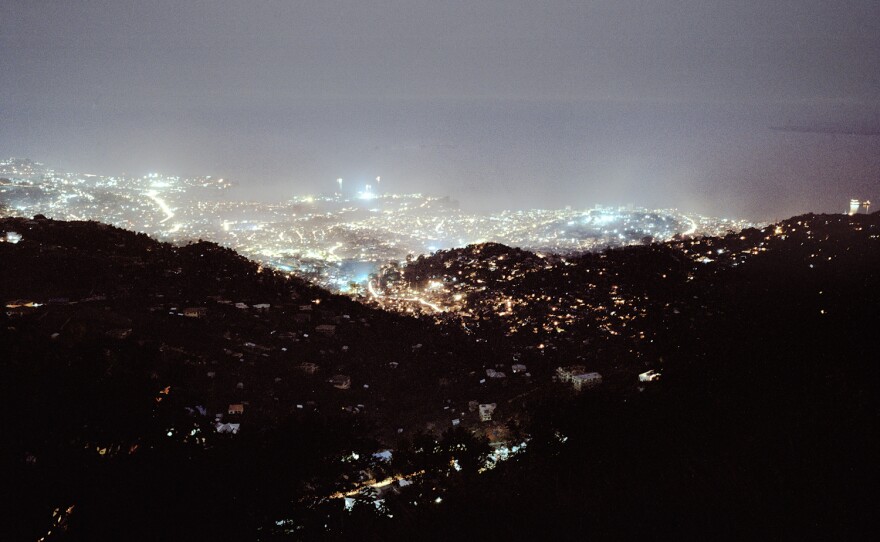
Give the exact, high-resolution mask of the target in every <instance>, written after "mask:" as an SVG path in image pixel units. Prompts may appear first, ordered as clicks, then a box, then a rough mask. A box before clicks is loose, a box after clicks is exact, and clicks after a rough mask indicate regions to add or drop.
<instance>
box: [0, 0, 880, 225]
mask: <svg viewBox="0 0 880 542" xmlns="http://www.w3.org/2000/svg"><path fill="white" fill-rule="evenodd" d="M0 74H2V79H0V81H2V83H0V156H18V157H31V158H34V159H37V160H40V161H43V162H46V163H47V164H49V165H51V166H56V167H58V168H61V169H68V170H74V171H80V172H87V173H99V174H118V173H122V172H125V173H128V174H137V175H140V174H144V173H147V172H149V171H155V170H158V171H162V172H165V173H169V174H175V173H177V174H183V175H187V174H215V175H222V176H229V177H232V178H233V179H235V180H236V181H238V182H239V185H240V186H239V188H238V189H237V191H236V193H235V196H236V197H239V198H252V199H264V200H269V199H278V198H283V197H288V196H291V195H294V194H307V193H316V192H319V191H321V190H325V191H332V190H333V189H334V188H335V179H336V178H337V177H343V178H345V179H346V181H350V182H352V183H355V182H361V183H364V182H368V181H369V180H370V179H372V178H374V177H375V176H376V175H381V176H382V179H383V185H384V186H385V187H386V188H385V189H386V190H393V191H398V192H415V191H423V192H428V193H433V194H437V195H450V196H452V197H454V198H457V199H459V200H460V201H461V202H462V204H463V206H464V207H466V208H474V209H476V208H495V209H497V208H501V207H534V206H544V207H559V206H564V205H573V206H583V207H589V206H592V205H594V204H597V203H600V204H613V205H618V204H635V205H644V206H667V207H672V206H675V207H679V208H682V209H688V210H696V211H702V212H706V213H712V214H717V215H723V216H735V215H736V216H741V217H745V218H758V219H774V218H783V217H786V216H789V215H792V214H796V213H800V212H805V211H832V212H841V211H843V210H845V209H846V204H847V201H848V199H849V198H850V197H860V198H870V199H874V200H875V201H877V203H880V136H878V135H875V134H878V133H880V2H877V1H876V0H861V1H855V0H854V1H846V0H842V1H834V2H830V1H816V0H804V1H776V0H773V1H768V0H742V1H735V0H725V1H707V0H700V1H673V0H652V1H644V2H630V1H626V0H613V1H604V0H603V1H597V2H587V1H581V2H558V1H552V2H551V1H542V2H535V1H528V2H527V1H521V0H508V1H504V2H494V1H479V0H469V1H460V2H459V1H455V2H442V1H438V0H433V1H429V2H421V1H413V0H410V1H404V2H391V1H383V2H372V1H366V0H355V1H351V2H333V1H312V2H287V1H284V2H281V1H278V2H256V1H248V2H244V1H241V2H239V1H235V2H233V1H230V0H203V1H198V2H195V1H193V2H182V1H167V2H165V1H152V0H139V1H128V0H100V1H97V0H96V1H91V0H66V1H49V0H38V1H35V0H24V1H19V0H3V1H2V2H0ZM771 127H798V130H796V131H784V130H772V129H771ZM811 130H812V131H811Z"/></svg>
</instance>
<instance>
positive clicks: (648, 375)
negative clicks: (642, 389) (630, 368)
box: [639, 369, 660, 382]
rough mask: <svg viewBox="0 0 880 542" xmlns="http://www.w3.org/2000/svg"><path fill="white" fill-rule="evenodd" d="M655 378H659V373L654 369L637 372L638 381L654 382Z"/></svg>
mask: <svg viewBox="0 0 880 542" xmlns="http://www.w3.org/2000/svg"><path fill="white" fill-rule="evenodd" d="M655 380H660V373H658V372H657V371H655V370H654V369H651V370H650V371H645V372H644V373H641V374H639V382H654V381H655Z"/></svg>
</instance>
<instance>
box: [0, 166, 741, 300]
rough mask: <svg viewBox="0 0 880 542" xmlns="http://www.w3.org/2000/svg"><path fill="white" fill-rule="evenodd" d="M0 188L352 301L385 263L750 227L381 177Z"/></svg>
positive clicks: (163, 178)
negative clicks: (445, 189)
mask: <svg viewBox="0 0 880 542" xmlns="http://www.w3.org/2000/svg"><path fill="white" fill-rule="evenodd" d="M0 183H2V185H0V204H2V205H5V206H6V207H7V208H8V209H9V213H10V214H14V215H19V216H33V215H36V214H43V215H45V216H47V217H51V218H54V219H58V220H96V221H100V222H105V223H108V224H113V225H115V226H119V227H122V228H126V229H131V230H134V231H139V232H144V233H147V234H149V235H151V236H153V237H156V238H158V239H160V240H164V241H170V242H172V243H178V244H179V243H186V242H189V241H194V240H197V239H204V240H210V241H214V242H217V243H219V244H221V245H223V246H227V247H230V248H233V249H235V250H236V251H238V252H240V253H241V254H243V255H246V256H248V257H249V258H252V259H254V260H257V261H259V262H261V263H263V264H267V265H271V266H273V267H275V268H277V269H280V270H282V271H285V272H292V273H295V274H297V275H299V276H303V277H306V278H309V279H311V280H313V281H314V282H316V283H318V284H320V285H321V286H324V287H326V288H328V289H330V290H333V291H338V292H352V293H357V292H358V291H360V290H362V289H366V288H367V285H368V284H367V283H368V279H369V276H370V275H371V274H375V273H377V272H378V271H379V269H380V268H381V266H383V265H385V264H387V263H390V262H398V263H399V262H403V261H405V260H406V259H407V258H413V257H417V256H419V255H422V254H429V253H433V252H436V251H438V250H442V249H450V248H455V247H464V246H467V245H470V244H478V243H487V242H493V243H500V244H503V245H507V246H511V247H517V248H522V249H525V250H532V251H537V252H544V253H552V254H570V253H578V252H583V251H591V250H597V249H602V248H606V247H617V246H626V245H631V244H643V243H646V242H647V243H650V242H662V241H667V240H670V239H673V238H675V237H676V236H692V237H698V236H705V235H723V234H725V233H726V232H728V231H739V230H741V229H743V228H745V227H748V226H751V225H752V224H750V223H748V222H746V221H743V220H734V219H722V218H712V217H705V216H700V215H697V214H693V213H687V214H686V213H685V212H683V211H679V210H676V209H657V210H649V209H642V208H638V207H628V208H612V207H603V206H595V207H593V208H591V209H572V208H565V209H556V210H550V209H530V210H516V211H497V212H484V213H476V212H468V211H464V210H462V209H461V208H460V206H459V204H458V202H456V201H454V200H452V199H450V198H448V197H438V196H430V195H422V194H386V193H383V192H381V177H376V179H375V185H374V184H372V183H369V184H362V185H360V186H349V185H354V184H355V183H346V182H345V181H344V180H343V179H337V180H336V182H335V183H332V186H331V187H330V188H331V190H330V191H329V193H328V194H325V195H295V196H292V197H290V198H289V199H288V200H286V201H279V202H276V203H259V202H247V201H228V200H227V199H226V198H228V192H229V189H230V187H232V186H233V184H232V182H231V181H229V180H227V179H224V178H214V177H210V176H205V177H197V178H182V177H177V176H169V175H164V174H159V173H150V174H147V175H144V176H140V177H112V176H102V175H96V174H78V173H69V172H60V171H56V170H53V169H49V168H47V167H45V166H43V165H42V164H39V163H37V162H33V161H31V160H19V159H7V160H4V161H2V162H0ZM328 184H330V183H328Z"/></svg>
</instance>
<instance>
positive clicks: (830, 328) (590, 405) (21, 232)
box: [0, 214, 880, 540]
mask: <svg viewBox="0 0 880 542" xmlns="http://www.w3.org/2000/svg"><path fill="white" fill-rule="evenodd" d="M11 232H14V233H15V235H10V233H11ZM0 236H3V238H4V239H7V240H15V241H16V242H5V243H0V280H2V283H0V301H3V302H4V305H5V308H4V311H3V313H2V315H0V352H2V359H0V370H2V375H3V378H2V379H0V397H2V401H3V403H2V408H3V413H4V414H3V419H4V421H5V424H4V429H3V431H2V433H0V444H2V446H0V449H2V452H0V453H2V456H0V460H2V466H3V471H4V472H5V473H8V474H7V476H5V480H4V487H3V491H2V498H3V502H0V506H2V510H3V511H4V512H5V515H7V517H8V518H11V519H8V520H7V521H4V522H3V524H2V525H0V529H2V531H3V532H2V535H0V538H3V539H9V540H38V539H40V538H41V537H43V539H45V540H56V539H57V540H120V539H127V540H135V539H143V540H176V539H205V540H250V539H261V540H274V539H279V540H280V539H285V540H286V539H291V540H297V539H309V540H311V539H328V540H336V539H339V540H351V539H355V540H359V539H366V540H412V539H428V540H520V539H522V540H543V539H546V540H552V539H577V540H579V539H585V538H591V537H592V538H602V539H631V538H699V539H718V538H726V539H743V538H772V539H804V538H815V539H867V538H873V537H874V535H875V533H876V530H877V529H876V527H877V525H876V519H875V518H876V512H877V502H880V501H878V491H877V484H876V482H877V479H878V476H877V474H878V469H877V461H876V458H877V457H880V439H878V414H880V410H878V393H877V386H878V377H880V375H878V368H877V361H878V356H877V335H878V331H877V330H878V323H880V318H878V316H880V314H878V313H880V215H877V214H874V215H867V216H865V215H857V216H852V217H850V216H842V215H805V216H802V217H796V218H793V219H790V220H788V221H785V222H784V223H781V224H779V225H774V226H771V227H769V228H767V229H766V230H750V231H745V232H741V233H740V232H736V233H731V234H730V235H728V236H726V237H723V238H707V239H696V240H689V239H684V240H681V241H679V242H674V243H669V244H662V245H658V244H654V245H648V246H642V247H632V248H628V249H620V250H611V251H607V252H604V253H601V254H587V255H584V256H580V257H573V258H567V259H557V258H536V257H535V256H534V255H531V254H529V253H523V252H522V251H516V250H515V249H509V248H508V247H502V246H500V245H496V246H482V247H468V248H467V249H461V250H460V251H458V252H455V251H450V252H448V253H438V254H436V255H434V256H431V257H429V258H422V259H419V260H416V261H414V262H413V263H412V264H411V266H410V267H409V268H407V269H404V270H403V272H402V273H401V276H400V280H402V281H405V282H406V283H407V284H410V285H413V287H416V286H418V284H419V282H420V281H426V280H440V281H443V282H444V283H447V284H448V283H450V280H451V279H449V277H450V276H451V273H455V276H456V277H463V278H461V279H460V280H461V284H463V285H462V286H457V288H459V291H460V292H462V293H463V294H464V295H463V296H462V298H463V299H464V300H465V301H464V305H465V306H463V307H460V310H458V311H452V312H450V313H444V315H442V316H423V317H421V318H419V319H415V318H409V317H404V316H399V315H397V314H394V313H387V312H383V311H379V310H376V309H372V308H368V307H365V306H363V305H361V304H358V303H355V302H353V301H351V300H349V299H346V298H341V297H335V296H331V295H330V294H329V293H327V292H324V291H322V290H319V289H317V288H314V287H312V286H310V285H308V284H306V283H304V282H302V281H300V280H298V279H295V278H291V277H287V276H284V275H281V274H278V273H275V272H272V271H270V270H265V269H260V268H259V267H258V266H257V265H256V264H254V263H252V262H249V261H247V260H245V259H243V258H241V257H239V256H237V255H236V254H235V253H234V252H231V251H229V250H226V249H222V248H220V247H217V246H216V245H213V244H211V243H202V242H199V243H193V244H191V245H187V246H184V247H172V246H170V245H166V244H160V243H157V242H155V241H153V240H151V239H149V238H147V237H145V236H143V235H136V234H134V233H131V232H125V231H122V230H118V229H116V228H112V227H107V226H103V225H99V224H95V223H63V222H56V221H52V220H45V219H42V218H40V219H35V220H27V219H2V220H0ZM707 260H708V261H707ZM459 271H462V273H459ZM514 271H515V272H514ZM468 277H470V278H468ZM478 281H479V282H478ZM507 300H513V302H512V304H511V305H510V306H508V305H507ZM514 363H522V364H525V365H527V366H528V371H529V375H530V376H529V377H523V376H521V375H519V374H517V375H514V374H513V373H512V372H511V368H512V365H513V364H514ZM573 364H579V365H584V366H585V368H586V369H587V370H594V371H600V372H602V374H603V376H604V377H605V378H604V381H603V383H602V384H601V385H599V386H596V387H594V388H591V389H587V390H584V391H582V392H580V393H575V392H573V391H572V390H571V389H570V386H566V385H564V384H563V383H559V382H554V378H553V375H554V370H555V369H556V368H557V367H560V366H565V365H573ZM487 369H492V370H495V369H498V370H504V371H506V372H508V373H510V374H508V375H507V377H506V378H505V379H503V380H501V379H497V378H496V379H489V380H490V381H489V382H486V380H487V379H486V374H487V373H486V370H487ZM647 369H656V370H657V371H658V372H660V373H661V378H660V379H659V380H657V381H652V382H639V381H638V379H637V377H636V375H638V374H639V373H641V372H643V371H645V370H647ZM346 378H347V382H348V386H347V387H346V386H345V382H346ZM481 381H482V382H481ZM471 401H477V402H479V403H489V402H493V403H496V404H497V410H496V416H495V419H493V420H492V421H491V422H486V421H481V420H480V419H479V417H478V414H477V413H475V412H473V409H472V408H469V406H468V404H469V403H470V402H471ZM238 406H240V407H241V408H240V410H239V408H238ZM233 407H234V408H233ZM218 415H219V416H218ZM453 419H454V420H456V421H455V422H452V421H451V420H453ZM233 427H234V428H235V431H233ZM523 441H525V442H527V446H526V448H525V451H524V452H521V453H519V454H518V455H515V456H514V457H513V458H511V459H509V460H508V461H505V462H503V463H500V464H498V466H497V467H495V468H493V469H489V470H485V465H486V463H485V458H486V455H487V453H488V452H489V450H490V447H489V446H490V445H491V446H493V447H496V448H497V447H498V446H500V445H503V444H505V443H506V444H515V443H519V442H523ZM382 449H387V450H391V451H392V452H393V458H392V459H391V461H389V462H384V461H377V460H375V459H374V456H373V455H372V454H373V453H374V452H376V451H378V450H382ZM412 473H416V474H415V475H411V474H412ZM389 475H404V476H406V477H407V481H409V482H411V483H410V484H409V485H405V486H401V485H400V484H399V483H397V482H395V483H394V484H392V485H391V486H389V487H390V488H392V489H393V490H390V491H388V490H385V489H383V490H381V495H376V494H375V490H366V491H364V492H361V493H360V494H358V495H356V496H354V497H353V498H354V501H355V502H354V503H353V504H354V505H353V507H351V509H350V510H345V509H344V507H343V502H344V500H343V499H341V498H329V497H331V496H333V495H334V493H336V492H346V491H348V490H351V489H356V488H358V487H360V486H361V485H362V484H363V483H364V482H365V481H367V480H381V479H383V478H385V477H386V476H389ZM377 498H379V499H380V500H379V501H376V499H377ZM377 502H378V504H377ZM349 504H352V503H349Z"/></svg>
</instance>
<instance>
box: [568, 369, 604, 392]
mask: <svg viewBox="0 0 880 542" xmlns="http://www.w3.org/2000/svg"><path fill="white" fill-rule="evenodd" d="M601 383H602V375H600V374H599V373H580V374H576V375H572V377H571V385H572V386H573V387H574V389H575V391H581V390H582V389H584V388H592V387H593V386H597V385H599V384H601Z"/></svg>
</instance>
